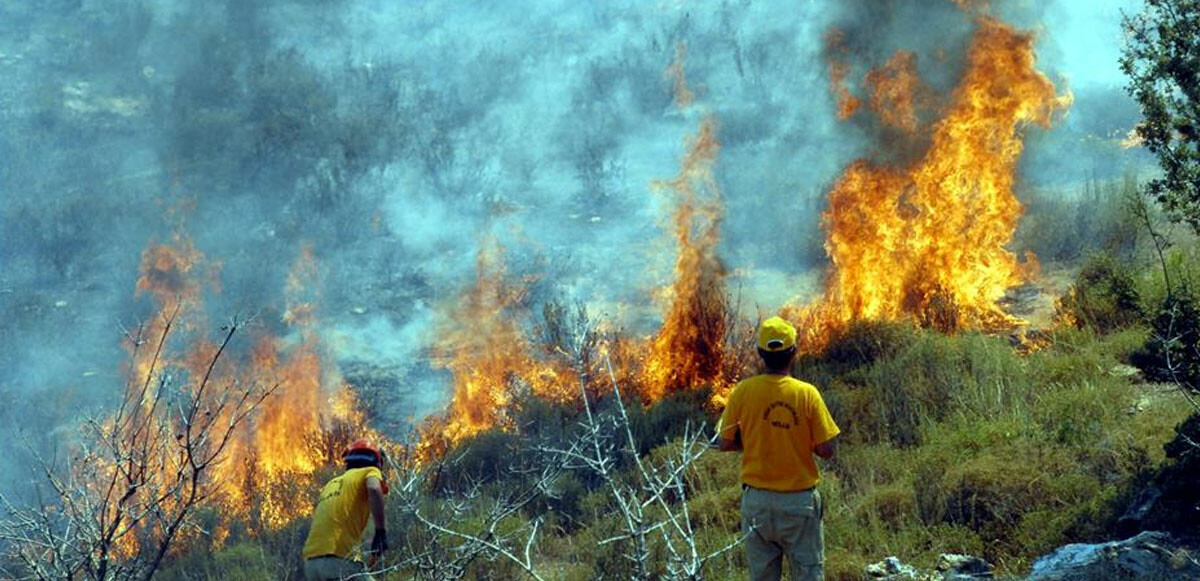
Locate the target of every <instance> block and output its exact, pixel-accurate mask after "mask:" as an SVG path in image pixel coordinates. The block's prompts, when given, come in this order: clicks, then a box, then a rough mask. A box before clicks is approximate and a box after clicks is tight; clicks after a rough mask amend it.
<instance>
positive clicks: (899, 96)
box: [866, 51, 927, 134]
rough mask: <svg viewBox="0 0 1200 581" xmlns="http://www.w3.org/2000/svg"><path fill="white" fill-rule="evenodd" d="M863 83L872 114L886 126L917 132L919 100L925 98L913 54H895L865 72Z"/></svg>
mask: <svg viewBox="0 0 1200 581" xmlns="http://www.w3.org/2000/svg"><path fill="white" fill-rule="evenodd" d="M866 84H867V90H868V92H869V93H870V95H871V96H870V101H869V103H870V105H871V111H872V112H873V113H875V115H876V116H878V117H879V119H880V120H881V121H883V123H884V124H885V125H888V126H890V127H895V128H896V129H899V130H901V131H903V132H905V133H908V134H912V133H916V131H917V124H918V123H919V119H918V117H917V109H918V100H925V99H926V98H927V96H926V94H927V89H926V88H925V87H924V85H923V84H922V83H921V79H920V77H919V76H917V55H916V54H914V53H911V52H907V51H896V54H894V55H892V58H891V59H888V62H887V63H885V64H884V65H883V66H882V67H880V68H875V69H871V71H870V72H868V73H867V78H866Z"/></svg>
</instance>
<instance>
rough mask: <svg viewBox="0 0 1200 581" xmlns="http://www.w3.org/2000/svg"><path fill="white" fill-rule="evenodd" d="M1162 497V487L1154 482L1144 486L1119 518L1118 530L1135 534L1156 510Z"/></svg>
mask: <svg viewBox="0 0 1200 581" xmlns="http://www.w3.org/2000/svg"><path fill="white" fill-rule="evenodd" d="M1161 498H1162V489H1161V488H1159V487H1158V486H1156V485H1154V484H1153V483H1151V484H1148V485H1146V486H1144V487H1142V489H1141V490H1139V491H1138V493H1137V496H1135V497H1133V502H1131V503H1130V504H1129V507H1128V508H1126V509H1125V512H1124V513H1122V514H1121V517H1120V518H1118V519H1117V527H1118V531H1123V532H1126V533H1128V534H1133V533H1134V532H1136V531H1138V530H1141V526H1142V523H1143V522H1145V520H1146V517H1148V516H1150V514H1151V513H1152V512H1154V509H1155V508H1156V507H1157V506H1158V501H1159V499H1161Z"/></svg>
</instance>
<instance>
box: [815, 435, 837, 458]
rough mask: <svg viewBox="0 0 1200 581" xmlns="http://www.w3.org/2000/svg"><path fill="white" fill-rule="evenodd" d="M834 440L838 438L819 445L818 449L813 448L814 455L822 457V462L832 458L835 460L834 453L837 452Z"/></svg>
mask: <svg viewBox="0 0 1200 581" xmlns="http://www.w3.org/2000/svg"><path fill="white" fill-rule="evenodd" d="M834 440H836V438H831V439H829V440H827V441H824V442H821V443H820V444H817V447H816V448H813V453H814V454H816V455H817V456H820V457H821V459H822V460H829V459H830V458H833V454H834V452H836V451H837V447H836V444H835V443H834Z"/></svg>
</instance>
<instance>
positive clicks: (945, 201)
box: [785, 17, 1071, 349]
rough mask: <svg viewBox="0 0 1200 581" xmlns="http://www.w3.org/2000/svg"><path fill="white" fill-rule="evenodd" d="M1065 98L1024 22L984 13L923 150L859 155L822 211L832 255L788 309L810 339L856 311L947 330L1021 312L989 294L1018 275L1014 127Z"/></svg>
mask: <svg viewBox="0 0 1200 581" xmlns="http://www.w3.org/2000/svg"><path fill="white" fill-rule="evenodd" d="M893 60H894V61H896V62H897V63H903V62H905V60H907V57H904V59H903V60H897V59H896V58H894V59H893ZM889 68H891V69H894V70H897V71H899V70H902V69H904V68H905V67H904V66H900V65H899V64H897V65H896V66H887V67H885V68H884V70H888V69H889ZM893 76H894V75H893ZM897 78H899V77H897ZM1070 102H1071V98H1070V96H1069V95H1067V96H1059V95H1057V93H1056V91H1055V88H1054V85H1053V84H1052V83H1051V82H1050V81H1049V80H1048V79H1047V78H1046V77H1045V76H1044V75H1042V74H1041V73H1040V72H1038V71H1037V70H1036V68H1035V59H1034V54H1033V37H1032V36H1031V35H1030V34H1026V33H1019V32H1016V31H1014V30H1013V29H1011V28H1010V27H1008V26H1006V25H1004V24H1002V23H1000V22H998V21H996V20H994V19H991V18H987V17H983V18H980V19H979V20H978V28H977V30H976V32H975V36H974V38H973V41H972V44H971V47H970V49H969V52H968V55H967V67H966V72H965V74H964V77H963V79H962V81H961V83H960V84H959V86H958V88H957V89H956V90H955V92H954V94H953V95H952V96H951V102H950V106H949V107H948V109H947V110H946V111H945V114H944V116H943V117H942V118H941V120H940V121H937V122H936V123H935V124H933V126H932V134H931V135H930V143H929V147H928V150H926V152H925V154H924V155H923V157H921V158H920V159H919V160H918V161H917V162H916V163H915V164H913V165H912V166H909V167H903V168H896V167H886V166H880V165H877V164H875V163H872V162H870V161H866V160H859V161H856V162H854V163H852V164H851V165H850V166H849V167H848V168H847V169H846V170H845V172H844V173H843V174H842V176H841V177H840V178H839V179H838V180H837V182H836V183H835V184H834V186H833V189H832V191H831V192H830V194H829V209H828V211H827V212H826V213H825V215H824V217H823V218H824V225H825V227H826V229H827V238H826V244H825V248H826V251H827V252H828V254H829V257H830V260H831V262H832V266H831V271H830V273H829V279H828V283H827V288H826V292H825V296H824V299H823V300H822V301H821V302H820V303H818V304H815V305H811V306H809V307H806V308H796V307H791V308H788V309H785V313H786V314H788V315H789V316H791V317H792V318H793V319H796V320H798V321H799V322H800V324H801V325H803V326H804V328H805V330H806V333H807V336H806V341H807V343H806V347H807V348H808V349H819V348H820V346H821V344H822V343H823V342H824V341H826V340H828V338H829V336H830V335H831V334H833V333H836V331H838V330H839V329H841V328H843V327H844V325H845V324H846V323H847V322H849V321H851V320H855V319H905V318H907V319H910V320H914V321H916V322H918V323H920V324H923V325H926V326H931V327H935V328H939V329H943V330H947V331H950V330H955V329H959V328H963V327H984V328H994V327H1002V326H1011V325H1015V324H1019V323H1020V321H1018V320H1016V319H1014V318H1013V317H1011V316H1009V315H1007V314H1006V313H1004V312H1003V310H1001V308H1000V307H999V306H997V300H998V299H1000V298H1001V297H1002V296H1003V294H1004V291H1005V290H1006V289H1007V288H1009V287H1011V286H1013V285H1015V284H1017V283H1019V282H1021V281H1022V280H1023V274H1022V272H1023V270H1022V267H1021V265H1020V264H1019V263H1018V261H1017V259H1016V257H1015V255H1014V254H1013V253H1012V252H1011V251H1009V250H1008V249H1007V248H1006V246H1007V245H1008V244H1009V243H1010V242H1011V241H1012V237H1013V233H1014V232H1015V230H1016V226H1017V220H1018V219H1019V218H1020V216H1021V212H1022V208H1021V204H1020V202H1019V201H1018V200H1017V198H1016V196H1015V195H1014V194H1013V181H1014V174H1015V170H1016V164H1017V160H1018V158H1019V157H1020V154H1021V150H1022V147H1023V142H1022V129H1023V128H1024V127H1025V126H1026V125H1028V124H1029V123H1036V124H1038V125H1041V126H1044V127H1048V126H1049V125H1050V122H1051V120H1052V115H1053V113H1054V112H1055V111H1056V110H1058V109H1060V108H1063V107H1066V106H1068V105H1069V104H1070Z"/></svg>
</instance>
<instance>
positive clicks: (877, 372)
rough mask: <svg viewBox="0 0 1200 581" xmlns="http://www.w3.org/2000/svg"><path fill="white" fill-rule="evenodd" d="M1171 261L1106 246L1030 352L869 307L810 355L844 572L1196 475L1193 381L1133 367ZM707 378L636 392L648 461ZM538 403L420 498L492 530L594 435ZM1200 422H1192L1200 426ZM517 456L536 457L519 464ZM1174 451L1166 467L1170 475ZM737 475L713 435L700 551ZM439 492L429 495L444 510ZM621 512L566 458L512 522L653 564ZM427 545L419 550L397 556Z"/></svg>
mask: <svg viewBox="0 0 1200 581" xmlns="http://www.w3.org/2000/svg"><path fill="white" fill-rule="evenodd" d="M1159 278H1161V277H1160V276H1156V273H1155V272H1154V270H1153V269H1138V268H1135V267H1132V266H1130V265H1129V264H1128V263H1122V262H1120V261H1118V260H1117V259H1115V258H1113V257H1112V256H1098V257H1096V258H1093V259H1092V260H1091V261H1090V262H1089V263H1088V264H1087V265H1086V266H1085V267H1084V268H1083V269H1081V271H1080V274H1079V275H1078V277H1077V279H1076V281H1075V283H1074V288H1075V289H1076V290H1077V292H1078V296H1079V297H1086V300H1079V301H1076V302H1069V303H1065V304H1064V307H1063V309H1068V310H1072V311H1073V312H1079V313H1090V314H1091V316H1090V317H1078V318H1077V319H1076V324H1073V325H1069V326H1061V327H1059V328H1057V329H1056V330H1054V331H1053V332H1052V341H1051V342H1050V346H1049V347H1047V348H1045V349H1041V350H1038V351H1035V352H1033V353H1032V354H1028V355H1022V354H1021V353H1020V352H1019V351H1018V350H1016V349H1014V348H1013V347H1012V345H1011V344H1010V341H1009V340H1008V338H1006V337H998V336H989V335H984V334H980V333H967V334H963V335H957V336H947V335H943V334H941V333H937V332H934V331H927V330H920V329H916V328H913V327H911V326H908V325H905V324H900V323H862V324H859V325H856V326H855V327H853V328H852V329H851V331H850V332H848V333H847V334H846V335H845V336H844V337H842V338H841V339H840V340H838V341H836V342H834V343H833V344H831V345H830V346H829V348H828V350H827V351H826V352H825V353H823V354H821V355H818V356H812V357H807V358H805V359H804V360H802V361H801V362H799V363H798V365H797V368H796V374H797V375H798V376H800V377H803V378H806V379H807V380H809V381H812V382H814V383H815V384H817V385H818V387H820V388H821V390H822V392H823V393H824V394H825V395H826V397H827V400H828V402H829V405H830V407H831V410H832V412H833V413H834V415H835V417H836V418H837V419H838V421H839V423H840V424H841V426H842V428H843V430H844V434H843V436H842V446H841V447H840V451H839V455H838V457H837V458H836V459H835V460H834V461H833V462H832V463H827V464H826V466H825V478H824V479H823V481H822V484H821V489H822V493H823V494H824V495H825V497H826V498H827V500H828V506H829V511H828V513H827V520H826V527H827V528H826V536H827V537H826V538H827V546H828V550H827V551H828V552H827V568H826V570H827V573H828V575H829V578H831V579H858V578H860V577H861V572H862V569H863V567H864V566H865V565H866V564H868V563H871V562H875V561H878V560H879V559H880V558H882V557H883V556H886V555H888V554H894V555H897V556H899V557H900V558H901V559H902V560H904V561H906V562H911V563H914V564H916V565H919V566H926V567H932V566H933V565H934V559H936V557H937V555H938V554H939V553H940V552H964V553H972V554H977V555H980V556H983V557H984V558H986V559H988V560H989V561H991V562H993V563H995V564H997V565H998V566H999V567H1000V569H1001V571H1003V572H1008V573H1014V574H1018V573H1022V572H1024V571H1026V570H1027V569H1028V566H1029V565H1030V563H1031V561H1032V559H1033V558H1035V557H1037V556H1039V555H1041V554H1044V553H1046V552H1048V551H1050V550H1052V549H1053V548H1055V547H1057V546H1059V545H1061V544H1063V543H1067V542H1077V541H1098V540H1104V539H1107V538H1111V537H1112V536H1113V535H1114V534H1116V533H1115V531H1117V524H1116V523H1117V522H1118V520H1119V518H1120V517H1121V516H1122V515H1123V514H1124V513H1125V512H1126V508H1127V506H1128V505H1129V504H1130V502H1131V501H1132V500H1133V499H1134V497H1135V496H1136V495H1137V493H1138V491H1139V490H1141V489H1142V488H1143V487H1144V486H1145V483H1146V482H1148V481H1151V480H1154V479H1156V478H1166V479H1167V480H1168V481H1170V482H1174V483H1175V484H1174V487H1173V488H1169V490H1171V491H1173V492H1172V494H1174V496H1170V498H1175V499H1178V498H1180V496H1179V491H1181V490H1184V489H1186V488H1187V487H1186V486H1185V485H1184V484H1181V482H1182V481H1180V480H1177V479H1175V478H1171V477H1170V474H1176V473H1177V472H1179V471H1181V470H1187V469H1189V468H1188V467H1189V466H1191V465H1192V464H1193V463H1194V461H1195V460H1194V456H1195V454H1193V453H1191V451H1190V448H1186V447H1184V448H1181V447H1180V446H1181V444H1179V443H1178V442H1179V441H1177V442H1176V443H1174V444H1171V445H1170V446H1168V448H1167V451H1166V452H1164V448H1163V443H1164V442H1169V441H1171V440H1172V438H1173V437H1174V435H1175V429H1176V425H1177V424H1179V422H1181V421H1183V420H1184V419H1185V418H1186V416H1187V415H1188V413H1189V411H1190V409H1191V408H1190V407H1189V406H1188V405H1187V404H1186V402H1185V400H1184V397H1183V395H1182V394H1181V392H1179V391H1178V390H1174V389H1171V388H1170V387H1162V386H1155V385H1151V384H1144V383H1140V382H1139V379H1138V378H1137V377H1136V375H1131V374H1129V373H1127V372H1125V371H1124V369H1126V368H1125V367H1121V366H1122V365H1127V364H1128V363H1129V362H1130V361H1131V358H1132V357H1133V356H1134V354H1135V353H1138V352H1140V351H1141V350H1143V349H1144V348H1145V345H1146V343H1147V341H1148V339H1150V338H1151V337H1152V336H1153V335H1154V332H1153V326H1152V324H1150V323H1148V322H1147V318H1146V317H1143V316H1141V313H1143V312H1153V311H1154V310H1155V305H1154V304H1147V302H1146V299H1144V298H1143V297H1152V298H1151V300H1153V297H1156V296H1157V294H1156V293H1157V292H1159V291H1158V289H1157V285H1159V284H1160V283H1159V282H1157V281H1158V279H1159ZM696 397H697V396H696V395H695V394H687V393H684V394H677V395H676V396H674V397H672V398H669V399H667V400H664V401H661V402H658V403H657V404H654V405H651V406H649V407H642V406H641V405H640V404H639V403H638V402H636V401H634V402H628V403H627V405H626V407H625V409H627V410H628V413H629V418H630V425H631V426H636V428H635V431H636V435H635V439H636V441H637V444H636V445H635V447H636V448H638V449H639V450H640V451H642V452H643V453H642V454H640V456H641V458H642V459H643V460H644V461H647V462H660V461H662V460H664V459H666V458H670V457H672V456H673V455H677V454H678V453H679V451H680V450H681V449H682V448H681V447H686V441H687V440H686V436H685V435H684V433H683V431H682V427H681V426H682V425H688V424H689V423H691V422H693V421H700V422H704V421H708V422H711V421H712V420H713V419H714V418H713V416H712V415H708V416H703V415H702V412H699V411H698V410H701V409H702V406H701V405H699V400H697V399H696ZM619 409H620V406H618V405H617V400H616V399H615V398H614V397H613V396H611V395H609V396H606V397H604V398H602V399H601V400H600V401H598V402H596V410H597V413H601V414H610V416H611V414H616V413H617V411H618V410H619ZM522 413H523V414H527V415H528V417H526V418H523V419H522V421H519V422H517V424H518V425H520V426H523V427H522V428H520V429H519V431H518V432H517V433H500V432H485V433H483V434H480V435H479V436H477V437H475V438H473V439H471V440H469V441H465V442H462V443H461V444H460V445H459V446H458V447H456V448H455V449H453V450H451V451H450V452H449V453H448V455H447V460H446V461H445V462H444V463H443V464H441V465H439V466H438V467H437V468H436V470H437V472H438V478H439V480H438V481H437V482H436V483H435V482H434V481H433V480H432V479H431V478H429V477H425V478H424V479H423V480H421V481H420V482H422V484H421V486H418V490H416V491H414V496H413V497H412V498H413V499H414V500H411V501H409V502H415V503H417V504H418V505H420V506H425V507H436V506H444V505H445V503H448V502H449V503H456V505H457V506H469V507H471V508H466V509H462V510H464V512H463V514H462V516H460V517H457V518H456V519H455V521H454V522H455V524H456V525H457V528H456V529H455V530H458V531H461V532H463V533H465V534H473V535H481V534H483V533H486V532H487V530H488V527H489V526H491V525H490V524H489V512H488V507H494V506H495V505H496V503H497V502H499V501H500V500H501V499H503V498H504V495H505V494H506V491H512V490H523V489H529V488H530V487H531V485H533V484H536V482H537V481H538V480H539V479H541V478H542V473H541V472H538V471H531V470H529V469H528V467H529V466H533V465H536V464H537V463H538V454H539V451H538V448H539V446H543V447H544V446H545V445H546V443H547V442H549V441H553V440H554V439H558V440H559V441H560V442H568V441H571V438H573V437H575V436H577V435H578V431H577V429H578V422H579V421H580V420H581V416H580V413H581V412H580V410H579V409H572V408H567V407H561V406H553V405H550V404H546V403H544V402H537V403H532V402H531V403H530V405H528V406H525V407H524V408H523V412H522ZM1192 424H1195V420H1192V421H1191V422H1190V423H1189V424H1185V425H1184V427H1181V428H1179V429H1180V430H1184V431H1183V432H1181V433H1185V434H1190V433H1192V432H1193V431H1194V430H1192V427H1188V426H1192ZM691 425H695V424H691ZM1193 427H1194V426H1193ZM515 466H525V467H526V468H525V469H516V470H514V469H510V468H511V467H515ZM1159 467H1164V472H1163V474H1167V476H1156V471H1157V470H1158V469H1159ZM612 469H613V470H614V471H615V472H614V475H615V476H614V477H615V478H617V479H618V480H620V481H625V482H634V481H636V480H637V478H638V477H637V476H636V475H637V474H638V467H637V464H636V462H635V456H633V455H629V454H624V455H622V454H616V455H614V456H613V464H612ZM393 478H395V476H393ZM737 481H738V459H737V456H736V455H734V454H718V453H713V452H709V453H704V454H701V455H699V456H698V457H697V458H696V459H695V460H694V461H693V462H691V463H690V465H689V468H688V470H687V471H686V477H685V479H684V483H685V485H686V488H685V493H686V498H687V499H688V508H689V514H690V516H691V519H692V523H693V525H694V527H695V529H694V530H695V532H694V538H695V539H696V544H697V546H698V548H699V550H700V552H701V553H704V552H705V551H710V552H711V551H717V550H719V549H720V548H721V547H723V546H725V545H726V544H728V543H730V542H733V541H736V539H737V536H738V531H739V515H738V503H739V498H740V491H739V489H738V487H737V485H736V483H737ZM1184 498H1185V500H1186V497H1184ZM1179 502H1182V501H1179ZM407 506H409V507H411V506H413V505H412V504H408V505H407ZM673 506H678V505H673ZM389 510H391V511H392V514H390V515H389V518H391V519H393V520H392V522H397V523H405V525H404V526H405V527H406V528H405V529H403V530H404V531H405V532H404V533H403V534H404V535H405V536H404V538H410V539H422V538H424V539H430V537H428V536H427V535H428V534H429V533H428V530H429V529H428V527H426V526H423V525H422V524H421V523H420V522H419V521H417V520H414V518H413V516H412V513H411V512H406V510H411V508H409V509H406V508H405V504H404V503H400V502H393V503H392V504H391V505H390V506H389ZM428 510H429V509H428V508H427V509H426V512H422V514H433V513H431V512H428ZM621 515H622V510H621V509H620V507H619V504H618V502H617V500H616V498H615V497H614V496H613V495H612V494H611V493H610V492H608V490H607V489H606V485H605V480H604V478H602V477H599V476H598V475H597V474H596V473H595V472H594V471H588V470H583V471H572V470H565V471H562V472H560V473H558V474H556V476H555V477H554V478H553V479H552V481H551V483H550V485H549V486H548V487H547V489H546V491H545V494H543V495H542V496H541V497H540V498H538V499H536V500H534V501H531V502H529V503H528V504H526V505H524V506H523V507H522V509H521V510H519V511H516V512H514V513H513V514H511V515H508V516H506V519H507V520H504V522H503V523H501V524H499V525H497V526H498V527H499V529H502V530H505V531H507V532H506V533H505V534H508V535H510V538H514V539H518V540H521V541H522V542H523V541H524V540H525V539H527V538H528V537H527V536H524V535H527V534H528V532H529V531H530V530H531V528H532V526H533V524H534V523H537V524H538V525H539V532H538V535H537V536H536V537H535V538H534V540H533V543H532V550H531V565H532V567H533V569H534V570H535V571H536V572H537V573H538V574H539V575H541V576H542V577H543V578H553V579H560V578H561V579H590V578H595V577H596V576H597V575H599V574H601V573H603V574H604V575H605V576H612V575H620V574H622V573H621V572H622V571H624V572H625V573H626V574H631V575H632V574H636V570H634V569H630V567H632V566H633V565H632V564H631V563H632V562H631V561H630V560H629V559H627V558H626V557H627V551H626V550H625V549H622V547H621V546H620V543H611V542H610V543H606V544H601V541H604V540H606V539H610V538H613V537H614V536H620V532H619V531H621V530H622V527H623V526H624V525H622V516H621ZM499 529H498V530H499ZM299 532H300V531H298V530H295V529H292V528H289V529H287V530H284V531H280V532H278V533H268V534H266V535H263V536H261V537H257V538H253V539H249V538H247V539H242V540H240V541H238V542H237V543H234V544H232V545H230V546H228V547H226V548H219V547H217V548H211V549H209V550H210V551H211V559H210V561H211V562H216V561H217V560H219V561H220V562H221V563H225V564H227V567H228V568H224V569H222V571H223V574H224V575H233V576H234V577H235V578H236V576H237V575H239V574H242V575H252V573H251V571H256V570H265V569H264V568H268V569H270V570H272V571H281V570H287V571H290V572H291V573H290V574H291V575H293V576H294V575H296V574H297V573H296V571H295V570H294V569H295V568H296V567H297V566H298V562H297V560H296V559H295V557H294V555H295V554H296V553H298V551H299V543H300V542H302V538H303V536H302V535H301V534H299ZM518 532H521V534H516V533H518ZM513 535H515V536H513ZM485 536H486V535H485ZM441 538H442V540H441V541H440V542H443V543H444V542H445V538H444V537H441ZM647 543H648V545H647V548H646V551H647V552H648V554H650V555H653V556H654V559H653V560H652V561H653V562H654V563H656V567H657V568H655V569H652V570H651V571H650V573H651V574H652V575H654V574H658V575H662V574H664V572H665V569H664V567H665V566H666V564H667V563H669V562H670V560H669V559H668V558H667V557H666V555H667V554H668V551H667V549H666V547H665V545H664V543H663V542H662V540H661V539H658V538H656V537H653V536H651V537H648V538H647ZM415 546H424V545H422V544H421V543H416V544H415ZM452 546H453V545H444V546H442V548H441V549H440V550H443V551H450V550H451V548H452ZM584 547H586V548H587V549H586V550H585V549H584ZM626 548H627V547H626ZM623 555H624V556H623ZM410 556H411V555H410V554H409V553H405V552H404V551H403V550H402V551H399V552H398V553H397V554H395V555H393V556H392V557H391V558H392V559H393V562H395V561H402V560H404V559H406V558H408V557H410ZM193 558H194V556H190V557H189V560H188V561H187V562H193V561H191V559H193ZM743 558H744V557H743V556H742V554H741V553H740V551H737V550H734V551H730V552H728V553H723V554H721V555H720V556H718V557H715V558H713V559H711V560H709V561H708V562H706V563H705V564H704V569H703V572H704V575H705V578H708V579H740V578H742V576H743V575H744V571H745V564H744V562H743ZM184 567H185V565H184V563H182V562H181V563H180V569H178V570H175V571H174V572H173V573H171V572H169V575H180V577H179V578H183V577H182V574H183V571H184V570H186V569H185V568H184ZM280 567H282V569H281V568H280ZM289 567H290V568H289ZM239 568H244V571H245V572H243V573H239V571H242V569H239ZM190 571H191V573H189V574H192V573H194V572H195V571H196V569H190ZM419 573H420V571H419V569H418V568H417V567H415V566H414V565H407V566H401V567H400V568H399V569H398V570H397V573H396V574H395V575H394V578H397V579H399V578H409V577H410V576H412V575H415V574H419ZM461 573H462V576H463V577H464V578H468V579H500V578H512V577H518V576H521V574H522V573H521V568H520V567H519V566H517V565H515V564H513V563H512V562H511V561H509V560H506V559H504V558H502V557H498V556H497V555H496V554H494V553H490V554H489V553H488V552H487V551H483V552H480V553H478V557H477V558H476V560H475V561H473V562H471V563H469V564H467V566H465V567H464V568H463V570H462V571H461ZM169 575H168V576H167V577H166V578H175V577H170V576H169ZM191 578H196V577H195V576H194V575H193V576H192V577H191ZM201 578H203V577H201ZM212 578H215V576H213V577H212ZM247 578H248V577H247ZM385 578H386V577H385Z"/></svg>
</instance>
